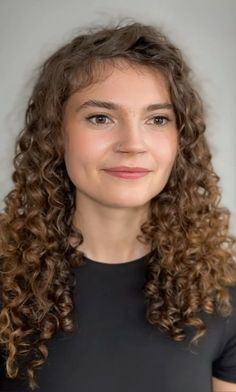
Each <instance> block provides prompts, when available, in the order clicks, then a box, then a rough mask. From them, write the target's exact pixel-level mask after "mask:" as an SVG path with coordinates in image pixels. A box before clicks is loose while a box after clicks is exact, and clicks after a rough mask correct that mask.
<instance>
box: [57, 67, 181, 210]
mask: <svg viewBox="0 0 236 392" xmlns="http://www.w3.org/2000/svg"><path fill="white" fill-rule="evenodd" d="M121 64H122V63H121ZM123 65H124V67H123V68H120V67H119V68H116V67H112V65H109V66H108V67H110V68H109V70H110V71H112V72H109V75H108V76H107V78H103V80H102V81H99V82H98V83H95V84H93V85H91V86H89V87H88V88H85V89H83V90H82V91H79V92H76V93H74V94H73V95H72V96H71V97H70V98H69V99H68V101H67V104H66V107H65V112H64V119H63V135H64V148H65V157H64V158H65V164H66V168H67V171H68V175H69V177H70V179H71V181H72V182H73V184H74V185H75V187H76V193H77V195H76V196H77V197H76V199H77V200H78V197H79V198H80V199H81V198H83V201H84V202H85V201H86V200H87V201H89V202H91V201H93V202H94V203H98V204H99V205H103V206H109V207H116V208H117V207H120V208H122V207H138V206H143V205H145V204H146V203H148V202H150V200H151V199H152V198H153V197H154V196H156V195H158V194H159V193H160V192H161V190H162V189H163V188H164V186H165V184H166V183H167V180H168V178H169V175H170V172H171V169H172V166H173V163H174V160H175V157H176V153H177V128H176V121H175V114H174V111H173V108H172V105H171V100H170V95H169V92H168V87H167V84H166V82H165V79H164V77H163V76H162V74H161V73H160V72H159V71H157V70H152V69H150V68H147V67H144V66H141V65H138V66H137V67H136V68H135V69H134V67H131V66H129V64H128V63H127V62H123ZM95 101H96V102H95ZM86 102H87V103H86ZM101 102H106V104H104V103H103V104H102V103H101ZM151 105H165V106H166V107H163V108H159V107H158V106H157V107H156V108H154V107H152V108H151V107H150V108H148V107H149V106H151ZM118 146H120V148H118ZM117 166H129V167H134V166H136V167H143V168H146V169H148V170H150V171H149V172H148V174H146V175H145V176H143V177H140V178H136V179H127V178H121V177H116V176H112V175H110V174H109V173H108V172H107V171H105V170H106V169H109V168H112V167H117Z"/></svg>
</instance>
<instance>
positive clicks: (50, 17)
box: [0, 0, 236, 233]
mask: <svg viewBox="0 0 236 392" xmlns="http://www.w3.org/2000/svg"><path fill="white" fill-rule="evenodd" d="M95 3H96V4H95ZM124 17H131V18H134V19H137V20H138V21H141V22H145V23H152V24H156V25H159V26H161V27H162V28H163V29H164V32H165V33H166V34H167V35H169V37H170V38H171V39H172V41H173V42H174V43H175V44H176V45H177V46H179V47H180V48H181V49H182V50H183V52H184V54H185V58H186V59H187V60H188V63H189V64H190V66H191V67H192V68H193V70H194V74H195V80H196V82H197V83H198V85H199V91H200V93H201V95H202V96H203V99H204V101H205V103H206V107H207V113H208V115H207V124H208V129H207V137H208V140H209V142H210V145H211V151H212V154H213V164H214V167H215V170H216V172H217V174H218V175H219V176H220V178H221V179H220V187H221V190H222V201H221V205H222V206H226V207H227V208H229V209H230V210H231V212H232V219H231V230H232V231H233V232H234V233H236V202H235V199H236V198H235V196H236V175H235V172H236V156H235V148H236V125H235V124H236V110H235V102H236V88H235V87H236V50H235V37H236V22H235V21H236V1H234V0H221V1H220V0H196V1H193V0H139V1H136V0H129V2H128V1H127V0H119V1H114V2H111V0H96V2H95V1H94V0H86V1H83V0H67V1H66V0H0V48H1V51H0V86H1V88H0V137H1V139H0V140H1V143H0V165H1V166H0V208H2V207H3V206H4V204H3V198H4V196H5V195H6V193H7V192H8V191H9V190H10V189H11V188H12V181H11V174H12V170H13V166H12V158H13V153H14V143H15V137H16V135H17V134H18V132H19V130H20V129H21V128H22V124H23V117H24V111H25V108H26V101H27V98H28V96H29V94H30V91H31V88H32V86H33V83H34V77H35V69H36V67H37V66H38V65H40V63H41V62H42V61H43V60H44V59H45V58H46V57H47V56H48V55H50V53H51V52H52V51H53V50H54V49H56V48H57V47H58V46H60V45H61V44H63V43H65V42H67V40H68V39H70V38H72V36H73V35H74V34H75V33H76V32H77V31H78V28H79V29H81V28H82V27H85V28H86V26H90V25H91V24H96V25H98V24H101V25H102V24H103V23H106V22H110V21H111V20H115V21H118V20H120V18H124Z"/></svg>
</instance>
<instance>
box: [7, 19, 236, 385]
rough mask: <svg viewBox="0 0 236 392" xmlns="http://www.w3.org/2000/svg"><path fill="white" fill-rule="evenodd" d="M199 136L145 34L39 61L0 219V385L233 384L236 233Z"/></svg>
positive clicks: (189, 88) (184, 91)
mask: <svg viewBox="0 0 236 392" xmlns="http://www.w3.org/2000/svg"><path fill="white" fill-rule="evenodd" d="M205 130H206V123H205V114H204V107H203V102H202V99H201V98H200V96H199V94H198V93H197V91H196V89H195V87H194V85H193V82H192V79H191V70H190V68H189V67H188V65H187V64H186V62H185V60H184V58H183V55H182V54H181V52H180V50H179V49H178V48H176V47H175V46H174V45H173V44H172V43H171V42H170V41H169V39H168V38H167V37H166V36H165V35H164V34H163V33H162V32H161V31H160V30H159V29H158V28H156V27H154V26H150V25H144V24H142V23H139V22H133V21H132V22H130V23H126V24H124V25H122V24H121V23H120V24H117V25H115V26H105V27H103V28H94V29H92V28H91V29H90V30H89V31H87V32H84V33H81V34H80V35H78V36H77V37H75V38H73V39H72V41H71V42H69V43H68V44H66V45H65V46H63V47H62V48H60V49H58V50H57V51H56V52H55V53H54V54H52V56H51V57H50V58H49V59H48V60H47V61H46V62H45V63H44V64H43V65H42V67H41V69H40V72H39V76H38V80H37V82H36V84H35V87H34V90H33V92H32V96H31V98H30V100H29V104H28V107H27V111H26V117H25V126H24V129H23V130H22V132H21V134H20V136H19V138H18V141H17V147H16V157H15V159H14V165H15V171H14V174H13V181H14V189H13V190H12V191H11V192H10V193H9V194H8V195H7V196H6V198H5V203H6V208H5V210H4V211H3V212H2V214H1V220H0V227H1V275H0V277H1V304H2V305H1V313H0V343H1V346H0V347H1V358H2V366H1V378H0V379H1V381H0V389H1V390H3V391H10V390H11V391H13V390H16V391H18V392H19V391H25V390H26V388H27V391H28V390H29V391H31V390H35V389H37V387H39V389H38V390H40V391H43V392H47V391H57V392H60V391H68V390H69V391H83V392H91V391H95V390H96V391H113V392H116V391H119V392H120V391H136V392H139V391H140V392H141V391H142V392H143V391H146V390H150V389H151V388H152V390H156V391H165V392H170V391H175V392H180V391H181V392H185V391H186V392H189V391H191V392H203V391H204V392H210V391H211V390H212V388H213V390H214V392H215V391H226V390H227V391H230V390H231V391H233V390H236V328H235V327H236V264H235V253H234V251H233V246H234V244H235V237H233V236H232V235H230V233H229V218H230V212H229V211H228V210H227V209H226V208H222V207H220V206H219V201H220V197H221V195H220V190H219V186H218V181H219V177H218V176H217V175H216V173H215V171H214V168H213V165H212V162H211V158H212V156H211V152H210V149H209V145H208V143H207V140H206V136H205ZM21 379H22V380H21Z"/></svg>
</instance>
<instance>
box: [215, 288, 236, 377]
mask: <svg viewBox="0 0 236 392" xmlns="http://www.w3.org/2000/svg"><path fill="white" fill-rule="evenodd" d="M229 291H230V294H231V298H232V314H231V315H230V316H229V317H228V318H227V319H225V328H224V336H223V344H222V349H221V352H220V353H219V355H218V357H217V358H216V359H215V360H214V362H213V363H212V375H213V377H216V378H219V379H220V380H223V381H226V382H232V383H236V286H233V287H229Z"/></svg>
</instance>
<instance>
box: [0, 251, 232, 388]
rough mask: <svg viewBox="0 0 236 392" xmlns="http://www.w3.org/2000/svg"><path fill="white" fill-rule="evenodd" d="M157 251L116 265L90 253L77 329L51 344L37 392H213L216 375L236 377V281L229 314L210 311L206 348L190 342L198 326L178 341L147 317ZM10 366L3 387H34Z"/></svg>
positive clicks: (80, 281)
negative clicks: (12, 375) (147, 287)
mask: <svg viewBox="0 0 236 392" xmlns="http://www.w3.org/2000/svg"><path fill="white" fill-rule="evenodd" d="M150 255H151V254H148V255H146V256H144V257H142V258H139V259H136V260H131V261H129V262H123V263H115V264H114V263H113V264H109V263H102V262H97V261H94V260H91V259H88V258H85V261H86V264H85V265H83V266H80V267H76V268H74V272H75V277H76V286H75V288H74V302H75V314H76V321H77V329H76V331H74V332H73V333H72V334H70V333H63V332H59V333H58V334H57V335H56V337H54V338H53V339H52V340H51V342H50V343H49V356H48V360H47V362H46V363H45V364H44V365H43V367H42V368H41V369H40V370H39V371H38V382H39V385H40V389H36V391H40V392H67V391H70V392H95V391H96V392H145V391H155V392H190V391H191V392H211V391H212V376H215V377H217V378H219V379H221V380H224V381H228V382H233V383H236V286H235V287H230V293H231V295H232V300H233V313H232V315H231V316H229V318H227V319H225V318H223V317H221V316H219V315H217V314H213V315H210V314H207V313H203V318H204V321H205V322H206V323H207V327H208V330H207V333H206V334H205V335H204V336H203V337H201V338H200V339H199V344H198V346H193V345H191V347H190V346H189V345H188V343H189V341H190V339H189V338H190V337H191V338H192V337H193V334H192V333H194V335H195V332H196V329H195V328H194V329H192V332H191V330H190V329H189V335H188V339H187V340H185V341H183V342H176V341H174V340H173V339H172V338H171V337H169V336H168V335H167V334H166V333H164V332H162V331H160V330H159V329H158V328H157V327H154V326H152V325H150V324H149V323H148V322H147V321H146V320H145V301H144V294H143V292H142V289H143V287H144V283H145V278H146V271H147V263H148V259H149V256H150ZM187 334H188V332H187ZM2 367H3V366H2ZM3 372H4V370H3V369H1V374H0V391H1V392H9V391H11V392H12V391H14V392H16V391H17V392H22V391H24V392H26V391H27V392H28V391H30V389H28V388H27V384H26V383H25V382H24V381H21V380H16V379H15V380H10V379H8V378H6V377H4V376H3ZM235 389H236V387H235Z"/></svg>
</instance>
